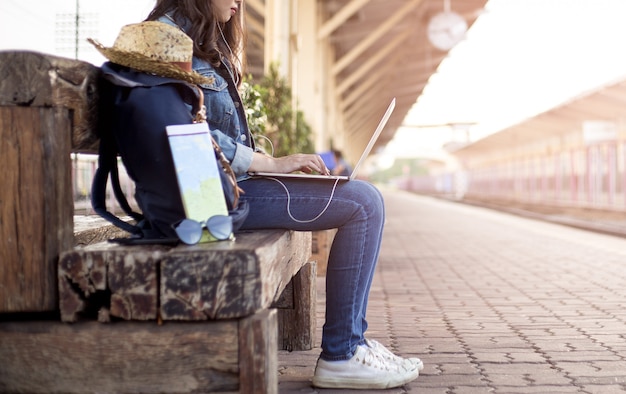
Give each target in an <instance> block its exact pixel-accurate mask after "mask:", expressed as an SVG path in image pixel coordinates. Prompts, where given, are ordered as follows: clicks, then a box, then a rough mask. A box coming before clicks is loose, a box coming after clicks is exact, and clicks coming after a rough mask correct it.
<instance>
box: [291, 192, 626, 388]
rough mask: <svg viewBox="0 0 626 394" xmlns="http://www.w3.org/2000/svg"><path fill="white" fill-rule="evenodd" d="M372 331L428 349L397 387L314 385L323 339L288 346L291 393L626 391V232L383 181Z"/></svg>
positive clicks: (392, 344)
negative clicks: (295, 348)
mask: <svg viewBox="0 0 626 394" xmlns="http://www.w3.org/2000/svg"><path fill="white" fill-rule="evenodd" d="M383 194H384V195H385V200H386V207H387V222H386V227H385V234H384V239H383V246H382V251H381V256H380V260H379V264H378V267H377V272H376V276H375V278H374V283H373V286H372V291H371V295H370V301H369V309H368V322H369V326H370V328H369V330H368V335H367V336H368V337H369V338H372V339H376V340H378V341H380V342H381V343H383V344H384V345H386V346H387V347H388V348H389V349H390V350H392V351H394V352H395V353H397V354H399V355H401V356H404V357H409V356H417V357H420V358H421V359H422V360H423V362H424V364H425V368H424V370H423V371H422V373H421V374H420V376H419V378H418V379H417V380H415V381H413V382H411V383H409V384H407V385H405V386H404V387H400V388H395V389H389V390H383V391H381V390H371V391H367V390H366V391H363V390H359V391H357V390H354V391H352V390H322V389H315V388H313V387H311V378H312V376H313V371H314V368H315V362H316V360H317V357H318V355H319V352H320V349H319V342H320V340H321V327H322V324H323V322H324V302H325V297H324V279H323V278H318V307H317V308H318V309H317V314H318V323H317V324H318V328H317V332H318V334H317V339H316V340H317V346H316V348H314V349H313V350H311V351H306V352H285V351H281V352H280V353H279V364H280V365H279V391H280V393H333V392H337V393H339V392H341V393H348V392H355V393H357V392H358V393H366V392H371V393H381V392H389V393H420V394H435V393H437V394H469V393H507V394H509V393H603V394H607V393H608V394H610V393H624V392H626V238H622V237H617V236H614V235H607V234H601V233H598V232H592V231H587V230H584V229H581V228H573V227H570V226H565V225H562V224H555V223H549V222H545V221H541V220H537V219H540V218H539V217H537V218H527V217H521V216H518V215H513V214H510V213H503V212H499V211H494V210H491V209H486V208H483V207H477V206H470V205H465V204H460V203H456V202H450V201H445V200H440V199H435V198H431V197H424V196H418V195H415V194H410V193H407V192H402V191H396V190H386V189H383Z"/></svg>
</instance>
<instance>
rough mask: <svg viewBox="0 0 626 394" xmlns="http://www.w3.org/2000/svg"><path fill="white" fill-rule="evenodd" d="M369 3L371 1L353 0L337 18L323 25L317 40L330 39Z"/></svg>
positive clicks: (336, 15)
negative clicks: (330, 36) (333, 33)
mask: <svg viewBox="0 0 626 394" xmlns="http://www.w3.org/2000/svg"><path fill="white" fill-rule="evenodd" d="M369 2H370V0H352V1H351V2H350V3H348V4H346V6H345V7H343V8H342V9H341V10H340V11H339V12H338V13H336V14H335V16H333V17H332V18H330V19H329V20H328V21H327V22H326V23H324V25H322V27H321V28H320V29H319V32H318V33H317V38H318V39H320V40H323V39H324V38H326V37H328V36H329V35H330V34H331V33H332V32H333V31H335V30H336V29H337V28H338V27H339V26H341V25H343V24H344V22H345V21H347V20H348V19H350V17H351V16H352V15H354V14H355V13H356V12H357V11H358V10H360V9H361V8H363V6H364V5H365V4H367V3H369Z"/></svg>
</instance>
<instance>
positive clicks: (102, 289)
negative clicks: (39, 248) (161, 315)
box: [58, 242, 166, 322]
mask: <svg viewBox="0 0 626 394" xmlns="http://www.w3.org/2000/svg"><path fill="white" fill-rule="evenodd" d="M165 250H166V248H164V247H162V246H141V247H138V246H118V245H113V244H110V243H106V242H105V243H100V244H95V245H91V246H88V247H85V248H75V249H73V250H70V251H67V252H64V253H62V254H61V257H60V259H59V273H58V276H59V299H60V302H59V305H60V310H61V320H62V321H64V322H75V321H77V320H78V318H79V316H80V315H81V314H82V313H83V312H84V314H86V315H87V317H90V316H91V317H92V318H93V317H94V316H92V315H95V314H96V313H98V314H99V317H100V318H101V319H103V320H104V321H106V320H107V319H106V317H107V316H108V315H109V314H110V316H113V317H119V318H122V319H126V320H156V319H157V305H158V302H159V301H158V283H157V277H158V271H159V263H160V261H161V258H162V256H163V254H164V253H165Z"/></svg>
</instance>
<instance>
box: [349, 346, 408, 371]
mask: <svg viewBox="0 0 626 394" xmlns="http://www.w3.org/2000/svg"><path fill="white" fill-rule="evenodd" d="M362 348H363V350H364V351H365V355H364V356H363V359H362V360H359V358H357V360H356V361H359V362H361V363H363V364H366V365H369V366H370V367H373V368H376V369H380V370H383V371H391V370H392V369H399V368H400V366H399V365H395V364H390V363H389V362H388V361H387V360H385V358H384V357H382V356H381V355H380V354H378V353H376V352H375V351H374V350H372V349H371V348H369V347H367V346H362Z"/></svg>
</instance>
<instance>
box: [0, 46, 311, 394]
mask: <svg viewBox="0 0 626 394" xmlns="http://www.w3.org/2000/svg"><path fill="white" fill-rule="evenodd" d="M98 77H99V69H98V68H97V67H94V66H92V65H90V64H88V63H84V62H80V61H75V60H70V59H64V58H59V57H55V56H49V55H45V54H40V53H34V52H0V164H1V165H2V168H3V169H4V170H3V172H2V175H0V183H1V184H2V185H3V187H2V188H0V202H1V204H0V209H1V210H2V220H1V221H0V222H1V223H0V237H2V239H3V247H2V248H1V250H0V261H1V262H2V266H3V269H0V360H2V362H0V392H30V393H38V392H67V393H71V392H81V393H86V392H117V393H123V392H133V393H144V392H145V393H150V392H178V393H205V392H215V391H219V392H240V393H266V392H269V393H275V392H277V390H278V389H277V384H278V365H277V350H278V348H281V349H288V350H306V349H310V348H311V347H312V346H313V344H314V333H315V318H316V317H315V276H316V272H315V271H316V266H315V262H314V261H311V233H308V232H294V231H287V230H267V231H256V232H251V233H241V234H237V239H236V241H234V242H217V243H210V244H201V245H195V246H187V245H181V246H176V247H166V246H157V245H151V246H119V245H115V244H110V243H107V242H97V243H91V242H88V243H89V245H82V246H75V245H74V226H73V196H72V182H71V178H72V177H71V160H70V153H71V152H93V151H94V148H95V147H96V145H97V138H96V137H95V136H94V134H93V132H92V131H93V130H94V127H93V125H94V124H95V122H96V119H95V112H96V111H94V109H95V108H96V106H97V100H98V97H97V88H96V86H97V85H96V82H97V79H98ZM6 360H10V362H6Z"/></svg>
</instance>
